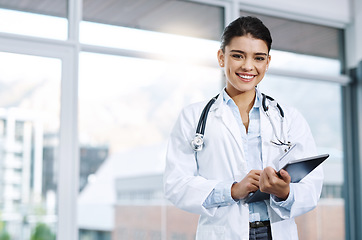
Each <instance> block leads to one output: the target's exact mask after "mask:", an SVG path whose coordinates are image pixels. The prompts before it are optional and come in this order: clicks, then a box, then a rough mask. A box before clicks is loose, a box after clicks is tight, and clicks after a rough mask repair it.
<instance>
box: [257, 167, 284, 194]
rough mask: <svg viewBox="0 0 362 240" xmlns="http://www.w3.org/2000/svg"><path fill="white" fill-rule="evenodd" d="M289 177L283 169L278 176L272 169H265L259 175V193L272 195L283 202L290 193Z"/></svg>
mask: <svg viewBox="0 0 362 240" xmlns="http://www.w3.org/2000/svg"><path fill="white" fill-rule="evenodd" d="M290 180H291V178H290V176H289V174H288V172H287V171H285V170H284V169H282V170H280V176H278V174H277V171H275V169H273V168H272V167H266V168H265V169H264V170H263V171H262V173H261V174H260V179H259V188H260V191H262V192H266V193H269V194H273V195H275V196H276V197H278V198H280V199H282V200H285V199H287V198H288V196H289V192H290V186H289V184H290Z"/></svg>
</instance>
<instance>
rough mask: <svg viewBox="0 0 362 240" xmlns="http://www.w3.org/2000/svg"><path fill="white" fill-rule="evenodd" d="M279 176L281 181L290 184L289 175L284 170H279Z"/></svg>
mask: <svg viewBox="0 0 362 240" xmlns="http://www.w3.org/2000/svg"><path fill="white" fill-rule="evenodd" d="M280 176H281V177H282V179H283V180H284V181H285V182H288V183H289V182H290V180H291V177H290V175H289V173H288V172H287V171H285V170H284V169H282V170H280Z"/></svg>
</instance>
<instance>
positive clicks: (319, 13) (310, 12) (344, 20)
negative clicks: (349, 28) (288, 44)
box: [235, 0, 353, 28]
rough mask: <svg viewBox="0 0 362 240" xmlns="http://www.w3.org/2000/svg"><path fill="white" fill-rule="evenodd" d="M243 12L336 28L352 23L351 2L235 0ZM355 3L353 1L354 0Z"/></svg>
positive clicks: (330, 0)
mask: <svg viewBox="0 0 362 240" xmlns="http://www.w3.org/2000/svg"><path fill="white" fill-rule="evenodd" d="M235 1H238V2H239V6H240V8H241V9H242V10H246V11H248V10H249V11H254V12H259V13H264V14H272V15H275V16H281V17H288V18H291V19H295V20H302V21H307V22H312V23H318V24H323V25H327V26H334V27H341V28H342V27H345V26H346V25H347V24H349V23H350V21H351V14H350V5H351V3H350V2H351V0H302V1H296V0H294V1H293V0H257V1H256V0H235ZM352 1H353V0H352Z"/></svg>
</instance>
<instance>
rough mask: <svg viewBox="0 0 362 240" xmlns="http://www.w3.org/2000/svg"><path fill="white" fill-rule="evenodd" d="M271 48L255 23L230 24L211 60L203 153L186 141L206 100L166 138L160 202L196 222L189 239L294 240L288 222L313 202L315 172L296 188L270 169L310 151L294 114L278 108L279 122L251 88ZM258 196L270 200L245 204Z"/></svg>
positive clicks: (319, 178) (318, 184)
mask: <svg viewBox="0 0 362 240" xmlns="http://www.w3.org/2000/svg"><path fill="white" fill-rule="evenodd" d="M271 43H272V39H271V36H270V32H269V30H268V28H267V27H266V26H265V25H264V24H263V23H262V22H261V21H260V20H259V19H258V18H255V17H241V18H238V19H236V20H235V21H233V22H232V23H230V24H229V25H228V26H227V27H226V28H225V30H224V33H223V35H222V42H221V48H220V50H219V51H218V54H217V58H218V62H219V65H220V67H221V68H223V70H224V73H225V76H226V87H225V88H224V89H223V90H222V91H221V93H220V94H219V95H218V97H217V99H216V100H215V102H214V103H213V104H212V105H211V107H210V109H209V111H208V116H207V122H206V126H205V135H204V138H203V140H204V143H203V146H202V150H201V151H195V150H194V149H193V148H192V144H191V142H192V140H193V139H194V137H195V131H196V128H197V125H198V122H199V118H200V115H201V112H202V110H203V109H204V107H205V105H206V103H207V101H206V102H201V103H196V104H192V105H190V106H188V107H186V108H184V109H183V111H182V113H181V114H180V116H179V118H178V120H177V122H176V124H175V127H174V129H173V131H172V133H171V137H170V141H169V145H168V151H167V163H166V169H165V173H164V187H165V195H166V197H167V199H169V200H170V201H171V202H172V203H173V204H174V205H175V206H177V207H179V208H181V209H183V210H185V211H188V212H192V213H196V214H199V215H200V218H199V224H198V228H197V233H196V239H199V240H212V239H215V240H223V239H227V240H238V239H245V240H246V239H276V240H282V239H285V240H291V239H298V232H297V227H296V224H295V221H294V218H295V217H296V216H299V215H301V214H304V213H306V212H308V211H310V210H312V209H313V208H315V207H316V205H317V202H318V200H319V197H320V193H321V189H322V182H323V172H322V169H321V167H317V168H316V169H315V170H314V171H312V172H311V173H310V174H309V175H307V176H306V177H305V178H304V179H303V180H302V181H301V182H299V183H290V176H289V174H288V173H287V172H286V171H284V170H282V171H281V172H280V176H278V175H277V173H276V170H275V169H279V167H280V166H279V158H280V156H281V155H282V154H283V153H284V152H285V151H288V149H289V147H290V143H291V144H296V146H295V147H294V148H293V150H290V151H291V152H290V153H288V154H291V155H292V156H293V157H294V158H296V159H297V158H303V157H309V156H312V155H316V154H317V152H316V146H315V143H314V140H313V137H312V135H311V132H310V129H309V126H308V124H307V123H306V121H305V120H304V118H303V117H302V116H301V114H300V113H299V112H298V111H296V110H295V109H293V108H290V107H287V106H284V105H283V106H281V107H282V108H281V111H282V112H283V115H284V117H281V113H280V110H279V108H277V107H276V104H275V103H274V101H271V100H269V99H267V100H265V99H264V97H263V95H262V94H261V93H260V91H259V90H258V88H257V85H258V83H259V82H260V81H261V80H262V79H263V77H264V75H265V73H266V71H267V69H268V66H269V64H270V61H271V56H270V55H269V51H270V48H271ZM263 101H265V102H266V104H268V111H265V109H263ZM258 189H260V190H261V191H262V192H266V193H270V194H271V195H270V198H269V199H267V200H265V201H259V202H254V203H250V204H247V203H245V202H244V199H245V198H246V197H247V196H248V194H250V193H252V192H255V191H256V190H258Z"/></svg>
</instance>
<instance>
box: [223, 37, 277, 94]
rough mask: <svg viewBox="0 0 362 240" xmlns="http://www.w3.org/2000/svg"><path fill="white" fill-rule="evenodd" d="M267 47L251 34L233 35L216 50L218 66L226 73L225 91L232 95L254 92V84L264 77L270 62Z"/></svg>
mask: <svg viewBox="0 0 362 240" xmlns="http://www.w3.org/2000/svg"><path fill="white" fill-rule="evenodd" d="M270 59H271V57H270V55H269V53H268V47H267V45H266V43H265V42H264V41H263V40H260V39H255V38H253V37H252V36H251V35H245V36H242V37H234V38H233V39H232V40H231V41H230V43H229V44H228V45H227V46H225V52H223V51H222V50H221V49H220V50H219V51H218V61H219V65H220V67H222V68H224V71H225V75H226V91H227V92H228V94H229V95H230V96H231V97H233V96H235V95H239V94H241V93H245V92H251V91H252V92H254V91H255V86H256V85H258V83H259V82H260V81H261V80H262V79H263V78H264V75H265V72H266V71H267V68H268V66H269V63H270Z"/></svg>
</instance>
